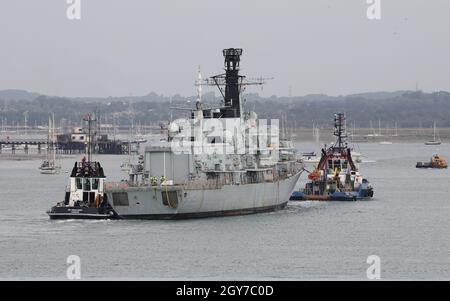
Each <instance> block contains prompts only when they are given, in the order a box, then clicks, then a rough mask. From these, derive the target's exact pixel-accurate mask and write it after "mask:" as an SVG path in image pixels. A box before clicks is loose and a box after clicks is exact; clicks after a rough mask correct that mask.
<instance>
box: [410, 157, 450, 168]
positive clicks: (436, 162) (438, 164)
mask: <svg viewBox="0 0 450 301" xmlns="http://www.w3.org/2000/svg"><path fill="white" fill-rule="evenodd" d="M416 168H447V162H445V159H444V158H442V157H440V156H438V155H434V156H433V157H431V160H430V162H417V164H416Z"/></svg>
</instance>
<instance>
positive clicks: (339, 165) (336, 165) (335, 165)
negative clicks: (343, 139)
mask: <svg viewBox="0 0 450 301" xmlns="http://www.w3.org/2000/svg"><path fill="white" fill-rule="evenodd" d="M333 168H339V169H340V168H341V160H335V161H334V166H333Z"/></svg>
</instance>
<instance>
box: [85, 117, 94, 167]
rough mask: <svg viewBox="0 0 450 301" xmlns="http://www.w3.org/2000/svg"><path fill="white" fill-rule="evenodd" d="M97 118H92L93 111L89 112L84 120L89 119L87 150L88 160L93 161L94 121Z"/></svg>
mask: <svg viewBox="0 0 450 301" xmlns="http://www.w3.org/2000/svg"><path fill="white" fill-rule="evenodd" d="M95 120H96V119H95V118H94V119H93V118H92V115H91V113H89V114H88V115H87V116H86V117H85V118H84V121H87V123H88V139H87V147H86V152H87V161H88V162H91V156H92V131H91V128H92V122H93V121H95Z"/></svg>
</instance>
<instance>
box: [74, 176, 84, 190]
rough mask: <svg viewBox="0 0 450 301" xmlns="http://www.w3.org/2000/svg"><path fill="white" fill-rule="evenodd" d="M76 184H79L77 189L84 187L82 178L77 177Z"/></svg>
mask: <svg viewBox="0 0 450 301" xmlns="http://www.w3.org/2000/svg"><path fill="white" fill-rule="evenodd" d="M75 185H76V186H77V189H83V185H82V182H81V179H80V178H76V179H75Z"/></svg>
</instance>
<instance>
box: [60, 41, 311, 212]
mask: <svg viewBox="0 0 450 301" xmlns="http://www.w3.org/2000/svg"><path fill="white" fill-rule="evenodd" d="M223 55H224V58H225V73H223V74H219V75H216V76H213V77H211V78H209V79H206V80H202V79H201V77H200V78H199V80H198V81H197V89H198V98H197V101H196V104H195V108H192V109H190V111H189V116H188V118H184V119H177V120H174V121H172V122H171V123H170V124H169V126H168V133H167V139H166V140H165V141H160V142H159V143H158V144H157V145H156V144H153V145H152V146H149V147H146V149H145V152H144V158H143V160H142V161H141V162H140V163H139V166H134V168H133V169H132V170H134V171H135V172H131V173H130V179H129V180H127V181H122V182H105V183H104V187H102V190H103V191H104V193H103V194H102V202H101V203H102V204H107V207H108V210H109V214H108V215H109V217H110V218H123V219H133V218H138V219H175V218H195V217H209V216H225V215H239V214H251V213H257V212H266V211H273V210H277V209H281V208H284V207H285V206H286V204H287V202H288V200H289V196H290V194H291V193H292V191H293V189H294V187H295V184H296V183H297V180H298V179H299V177H300V174H301V172H302V167H301V164H300V163H299V162H298V161H297V160H296V158H295V156H294V151H292V152H291V151H286V149H287V148H286V147H284V146H285V145H286V143H287V141H286V140H283V139H279V136H278V133H279V130H278V124H277V122H276V121H275V120H271V123H270V125H269V124H268V122H267V121H264V120H258V118H257V115H256V113H254V112H249V113H246V112H244V110H243V109H244V108H243V102H242V101H241V97H242V93H243V90H244V89H245V86H247V85H257V84H262V83H263V79H259V80H254V81H251V80H247V79H246V77H245V76H242V75H239V64H240V57H241V55H242V49H235V48H229V49H224V50H223ZM199 75H200V74H199ZM204 85H210V86H217V87H218V88H219V91H220V93H221V95H222V97H223V100H222V103H221V104H220V106H217V107H207V106H205V105H204V104H203V102H202V99H201V91H202V88H201V87H202V86H204ZM280 149H282V150H283V151H282V152H281V153H282V155H280ZM288 149H289V148H288ZM91 203H92V202H91ZM67 206H69V207H70V206H72V205H71V204H70V202H69V204H66V205H64V206H62V205H60V207H62V208H65V207H67ZM98 207H99V208H103V207H105V206H103V205H102V206H98ZM58 208H59V207H58ZM77 212H78V211H77ZM72 215H73V213H72ZM80 218H82V217H80ZM100 218H104V217H103V216H101V217H100Z"/></svg>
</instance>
